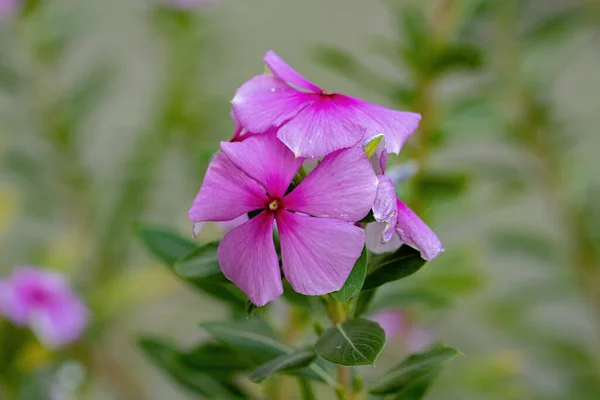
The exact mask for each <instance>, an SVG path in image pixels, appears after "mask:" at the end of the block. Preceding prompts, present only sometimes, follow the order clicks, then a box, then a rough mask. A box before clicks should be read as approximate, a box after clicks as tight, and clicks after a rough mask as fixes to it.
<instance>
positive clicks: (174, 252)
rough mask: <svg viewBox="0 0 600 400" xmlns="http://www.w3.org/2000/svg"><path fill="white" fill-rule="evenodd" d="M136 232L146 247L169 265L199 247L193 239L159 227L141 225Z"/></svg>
mask: <svg viewBox="0 0 600 400" xmlns="http://www.w3.org/2000/svg"><path fill="white" fill-rule="evenodd" d="M136 233H137V235H138V237H139V238H140V239H141V240H142V242H143V243H144V244H145V245H146V249H147V250H148V251H149V252H150V253H151V254H152V255H153V256H155V257H156V258H158V259H159V260H161V261H163V262H164V263H165V264H167V265H169V266H173V265H174V264H175V262H176V261H177V260H179V259H180V258H182V257H183V256H185V255H186V254H188V253H189V252H190V251H192V250H194V249H195V248H196V247H197V246H196V243H194V242H192V241H191V240H188V239H185V238H182V237H181V236H179V235H177V234H175V233H172V232H169V231H167V230H165V229H161V228H157V227H151V226H139V227H137V229H136Z"/></svg>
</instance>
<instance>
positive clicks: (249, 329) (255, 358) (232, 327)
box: [201, 318, 336, 386]
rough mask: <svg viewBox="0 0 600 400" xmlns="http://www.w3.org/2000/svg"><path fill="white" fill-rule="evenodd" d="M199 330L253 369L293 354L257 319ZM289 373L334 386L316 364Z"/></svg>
mask: <svg viewBox="0 0 600 400" xmlns="http://www.w3.org/2000/svg"><path fill="white" fill-rule="evenodd" d="M201 327H202V328H204V329H205V330H206V331H207V332H208V333H210V334H211V335H212V336H213V337H214V338H215V339H216V340H218V341H219V342H221V343H222V344H224V345H226V346H228V347H230V348H232V349H233V350H236V351H238V352H240V353H242V354H244V355H245V356H247V357H248V358H249V359H250V360H252V362H254V363H255V365H256V366H260V365H262V364H265V363H267V362H269V361H271V360H273V359H275V358H277V357H280V356H289V355H291V354H293V353H294V349H293V348H291V347H289V346H287V345H285V344H283V343H281V342H280V341H278V340H277V339H275V337H274V334H273V331H272V330H271V329H270V327H269V326H268V325H267V324H266V323H265V322H264V321H263V320H261V319H260V318H253V319H251V320H245V321H235V322H210V323H204V324H202V325H201ZM290 373H291V374H293V375H297V376H302V377H304V378H308V379H314V380H321V381H324V382H326V383H328V384H330V385H333V386H335V385H336V383H335V381H334V380H333V379H332V378H331V376H330V375H329V374H328V373H327V371H326V370H325V369H324V368H323V367H322V366H320V365H319V364H318V363H313V364H312V365H310V366H308V367H305V368H301V369H299V370H294V371H291V372H290Z"/></svg>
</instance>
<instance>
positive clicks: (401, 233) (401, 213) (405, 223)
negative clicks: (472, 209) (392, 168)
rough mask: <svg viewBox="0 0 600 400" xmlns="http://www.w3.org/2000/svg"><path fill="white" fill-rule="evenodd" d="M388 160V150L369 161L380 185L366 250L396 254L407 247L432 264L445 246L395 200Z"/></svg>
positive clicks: (368, 226)
mask: <svg viewBox="0 0 600 400" xmlns="http://www.w3.org/2000/svg"><path fill="white" fill-rule="evenodd" d="M386 160H387V152H386V150H385V149H383V150H380V149H378V151H377V152H376V153H375V154H374V155H373V156H372V157H371V159H370V161H371V165H372V166H373V169H374V170H375V172H376V173H377V179H378V180H379V185H378V187H377V196H376V197H375V203H374V204H373V217H374V218H375V221H376V222H371V223H369V224H367V226H366V228H365V232H366V235H367V239H366V244H367V249H369V250H370V251H372V252H373V253H376V254H381V253H385V252H388V251H394V250H396V249H397V248H399V247H400V246H401V245H402V243H405V244H407V245H409V246H411V247H413V248H415V249H416V250H418V251H419V252H420V253H421V257H422V258H423V259H424V260H428V261H430V260H433V259H434V258H435V257H437V256H438V255H439V254H440V253H441V252H443V251H444V248H443V246H442V243H441V242H440V240H439V239H438V237H437V235H436V234H435V233H434V232H433V231H432V230H431V228H430V227H429V226H427V224H425V222H423V220H422V219H421V218H419V217H418V216H417V215H416V214H415V213H414V212H413V211H412V210H411V209H410V208H409V207H408V206H407V205H406V204H404V203H403V202H402V200H400V199H399V198H398V197H397V196H396V188H395V184H394V181H393V180H392V179H391V178H390V177H389V176H387V175H386ZM394 232H396V235H394Z"/></svg>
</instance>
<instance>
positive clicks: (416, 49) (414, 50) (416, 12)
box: [394, 6, 431, 71]
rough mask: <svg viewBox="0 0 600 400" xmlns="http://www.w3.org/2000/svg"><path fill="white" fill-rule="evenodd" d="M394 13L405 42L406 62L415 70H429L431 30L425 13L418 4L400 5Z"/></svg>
mask: <svg viewBox="0 0 600 400" xmlns="http://www.w3.org/2000/svg"><path fill="white" fill-rule="evenodd" d="M394 14H395V17H396V21H397V24H398V25H399V27H400V37H402V39H403V41H404V44H405V45H404V47H405V55H404V60H405V62H407V63H408V64H409V65H410V66H411V67H412V68H413V70H415V71H423V70H427V57H428V53H429V47H430V38H429V33H430V32H431V31H430V29H429V22H428V21H427V18H426V17H425V14H424V13H423V11H422V10H421V9H420V8H418V7H416V6H406V7H399V8H398V9H397V10H395V11H394Z"/></svg>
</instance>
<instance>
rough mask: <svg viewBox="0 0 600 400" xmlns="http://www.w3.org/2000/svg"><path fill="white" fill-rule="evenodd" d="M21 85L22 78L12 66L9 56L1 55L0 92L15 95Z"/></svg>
mask: <svg viewBox="0 0 600 400" xmlns="http://www.w3.org/2000/svg"><path fill="white" fill-rule="evenodd" d="M20 85H21V77H20V76H19V74H18V72H17V71H15V69H14V68H13V66H12V65H11V64H10V58H9V57H8V55H7V54H0V90H4V91H6V92H8V93H11V94H13V93H15V92H16V91H17V89H18V88H19V86H20Z"/></svg>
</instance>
